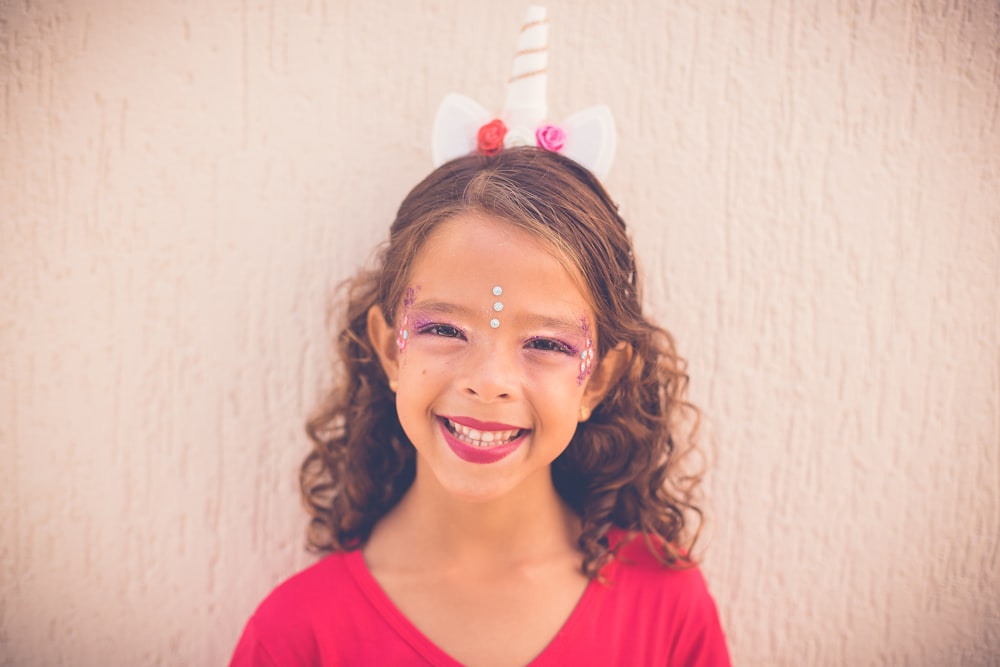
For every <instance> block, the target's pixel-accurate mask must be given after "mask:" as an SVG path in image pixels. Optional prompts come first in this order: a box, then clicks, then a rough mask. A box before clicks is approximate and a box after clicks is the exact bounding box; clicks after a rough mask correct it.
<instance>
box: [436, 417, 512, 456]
mask: <svg viewBox="0 0 1000 667" xmlns="http://www.w3.org/2000/svg"><path fill="white" fill-rule="evenodd" d="M438 423H439V424H440V428H441V433H442V435H443V436H444V440H445V442H446V443H448V446H449V447H450V448H451V451H453V452H455V455H456V456H458V457H459V458H460V459H462V460H463V461H468V462H469V463H479V464H487V463H496V462H497V461H499V460H501V459H503V458H505V457H507V456H509V455H510V454H512V453H513V452H514V451H515V450H517V448H518V447H520V446H521V444H522V443H524V441H525V438H526V436H527V435H528V433H530V432H531V431H530V430H528V429H522V428H519V427H517V426H512V425H510V424H501V423H498V422H482V421H479V420H477V419H472V418H471V417H439V418H438ZM494 438H495V439H497V440H499V442H498V443H497V444H492V442H493V440H494Z"/></svg>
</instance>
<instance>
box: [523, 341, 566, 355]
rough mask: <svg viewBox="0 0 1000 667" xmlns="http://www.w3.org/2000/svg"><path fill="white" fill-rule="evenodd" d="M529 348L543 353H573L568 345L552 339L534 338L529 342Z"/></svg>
mask: <svg viewBox="0 0 1000 667" xmlns="http://www.w3.org/2000/svg"><path fill="white" fill-rule="evenodd" d="M528 347H529V348H530V349H532V350H541V351H542V352H561V353H563V354H571V353H572V350H571V349H570V348H569V346H568V345H566V344H565V343H560V342H559V341H557V340H552V339H551V338H532V339H531V340H529V341H528Z"/></svg>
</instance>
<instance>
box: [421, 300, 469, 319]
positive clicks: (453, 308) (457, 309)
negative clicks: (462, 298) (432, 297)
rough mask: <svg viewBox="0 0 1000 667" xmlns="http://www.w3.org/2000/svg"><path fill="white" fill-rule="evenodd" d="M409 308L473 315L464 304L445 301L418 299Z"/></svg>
mask: <svg viewBox="0 0 1000 667" xmlns="http://www.w3.org/2000/svg"><path fill="white" fill-rule="evenodd" d="M411 310H413V311H419V312H421V313H427V314H435V315H464V316H468V317H472V316H474V315H475V313H474V312H473V311H472V310H470V309H468V308H466V307H465V306H460V305H458V304H456V303H449V302H447V301H418V302H417V303H415V304H413V306H411Z"/></svg>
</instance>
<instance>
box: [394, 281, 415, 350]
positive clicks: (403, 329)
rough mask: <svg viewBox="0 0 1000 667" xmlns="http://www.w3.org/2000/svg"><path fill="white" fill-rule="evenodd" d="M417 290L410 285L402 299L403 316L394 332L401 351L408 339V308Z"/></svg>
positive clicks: (410, 306) (411, 305)
mask: <svg viewBox="0 0 1000 667" xmlns="http://www.w3.org/2000/svg"><path fill="white" fill-rule="evenodd" d="M416 296H417V291H416V290H415V289H413V288H412V287H411V288H409V289H407V290H406V298H405V299H403V318H402V319H401V320H400V321H399V330H398V331H397V332H396V347H398V348H399V351H400V352H402V351H404V350H405V349H406V342H407V341H408V340H409V339H410V329H409V325H410V308H412V307H413V303H414V301H416Z"/></svg>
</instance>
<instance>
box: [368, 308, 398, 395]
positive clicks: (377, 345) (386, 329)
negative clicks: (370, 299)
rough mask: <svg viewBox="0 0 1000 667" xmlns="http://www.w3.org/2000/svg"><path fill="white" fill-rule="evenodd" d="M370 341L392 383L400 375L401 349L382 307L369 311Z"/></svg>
mask: <svg viewBox="0 0 1000 667" xmlns="http://www.w3.org/2000/svg"><path fill="white" fill-rule="evenodd" d="M368 340H369V341H370V342H371V344H372V347H373V348H374V349H375V354H377V355H378V360H379V361H380V362H381V363H382V370H384V371H385V375H386V377H387V378H388V379H389V381H390V382H394V381H395V380H396V377H397V376H398V375H399V347H398V346H397V345H396V332H395V330H393V328H392V327H391V326H389V323H388V322H386V321H385V314H384V313H383V312H382V308H381V306H377V305H376V306H372V307H371V308H369V309H368Z"/></svg>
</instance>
